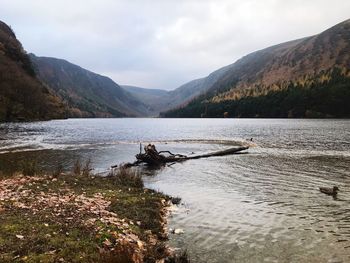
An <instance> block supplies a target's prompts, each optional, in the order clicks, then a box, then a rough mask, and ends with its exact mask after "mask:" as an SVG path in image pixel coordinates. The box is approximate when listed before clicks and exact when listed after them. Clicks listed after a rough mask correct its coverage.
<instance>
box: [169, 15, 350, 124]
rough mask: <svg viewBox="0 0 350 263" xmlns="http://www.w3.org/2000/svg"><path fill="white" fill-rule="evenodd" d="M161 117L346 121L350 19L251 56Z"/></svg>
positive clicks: (349, 92) (349, 93)
mask: <svg viewBox="0 0 350 263" xmlns="http://www.w3.org/2000/svg"><path fill="white" fill-rule="evenodd" d="M205 90H206V92H205V94H202V95H201V96H199V97H197V98H196V99H194V100H192V101H191V102H190V103H188V104H187V105H185V106H184V107H181V108H178V109H175V110H171V111H168V112H165V113H162V116H163V117H201V116H202V117H223V116H224V114H225V116H231V117H350V108H349V103H348V102H349V101H350V20H347V21H344V22H342V23H340V24H338V25H336V26H334V27H332V28H330V29H328V30H326V31H324V32H322V33H321V34H319V35H316V36H312V37H307V38H303V39H299V40H294V41H290V42H287V43H283V44H279V45H276V46H272V47H269V48H266V49H263V50H260V51H257V52H254V53H251V54H249V55H247V56H245V57H243V58H241V59H240V60H238V61H237V62H235V63H234V64H231V65H229V66H227V67H225V68H223V74H220V76H219V77H218V78H217V79H216V80H215V81H214V82H212V83H211V84H210V85H209V87H206V89H205Z"/></svg>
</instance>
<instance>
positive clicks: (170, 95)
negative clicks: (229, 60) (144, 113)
mask: <svg viewBox="0 0 350 263" xmlns="http://www.w3.org/2000/svg"><path fill="white" fill-rule="evenodd" d="M228 69H229V67H224V68H221V69H219V70H217V71H215V72H213V73H211V74H210V75H209V76H207V77H206V78H200V79H196V80H192V81H190V82H188V83H186V84H184V85H182V86H180V87H178V88H177V89H175V90H171V91H165V90H159V89H144V88H139V87H133V86H126V85H124V86H122V87H123V88H124V89H126V90H127V91H129V92H130V93H131V94H132V95H133V96H134V97H136V98H138V99H139V100H141V101H142V102H144V103H145V104H146V105H148V107H149V109H150V111H152V112H153V116H158V115H159V113H160V112H162V111H167V110H170V109H173V108H177V107H179V106H183V105H185V104H187V103H188V102H190V101H191V100H192V99H194V98H195V97H197V96H199V95H201V94H203V93H205V92H206V91H207V90H208V89H209V88H210V87H211V86H212V85H213V84H214V83H215V82H216V81H217V80H218V79H219V78H220V77H221V76H223V74H224V73H225V72H226V71H227V70H228Z"/></svg>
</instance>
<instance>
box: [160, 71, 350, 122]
mask: <svg viewBox="0 0 350 263" xmlns="http://www.w3.org/2000/svg"><path fill="white" fill-rule="evenodd" d="M266 89H267V90H269V91H268V92H265V93H261V92H260V93H259V92H258V90H259V87H255V90H250V91H251V92H250V93H248V94H245V95H240V96H238V95H237V94H233V95H235V96H236V97H237V99H222V100H215V94H210V93H208V94H206V95H202V96H201V97H199V98H197V99H195V100H193V101H192V102H190V103H189V104H188V105H187V106H185V107H183V108H179V109H174V110H171V111H168V112H165V113H162V114H161V116H162V117H171V118H200V117H208V118H220V117H237V118H239V117H242V118H256V117H261V118H349V117H350V104H349V101H350V77H349V74H344V73H342V71H341V70H340V69H337V68H335V69H333V70H331V71H329V72H327V73H324V74H322V75H321V76H317V78H315V79H311V80H308V81H307V82H306V83H305V82H303V83H301V82H295V83H293V82H289V83H287V84H285V85H283V87H280V88H278V89H276V87H273V88H272V87H271V88H270V89H268V88H265V90H266ZM234 91H235V90H233V91H232V92H234ZM237 92H239V91H237ZM237 92H236V93H237ZM233 95H232V96H233Z"/></svg>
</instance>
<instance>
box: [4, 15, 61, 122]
mask: <svg viewBox="0 0 350 263" xmlns="http://www.w3.org/2000/svg"><path fill="white" fill-rule="evenodd" d="M64 117H65V108H64V105H63V104H62V102H61V100H60V99H59V98H58V97H57V96H55V95H53V94H52V93H51V92H50V90H49V89H48V88H47V87H45V86H44V85H43V84H42V83H41V82H40V81H39V80H38V79H37V78H36V74H35V71H34V69H33V67H32V64H31V61H30V58H29V57H28V55H27V54H26V52H25V51H24V49H23V47H22V45H21V43H20V42H19V41H18V40H17V38H16V35H15V34H14V32H13V31H12V29H11V28H10V27H9V26H8V25H6V24H5V23H4V22H1V21H0V121H17V120H22V121H27V120H47V119H52V118H64Z"/></svg>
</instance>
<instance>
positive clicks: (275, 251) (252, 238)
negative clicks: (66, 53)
mask: <svg viewBox="0 0 350 263" xmlns="http://www.w3.org/2000/svg"><path fill="white" fill-rule="evenodd" d="M0 138H1V140H0V151H1V152H3V154H2V155H0V165H2V168H3V167H5V166H6V164H8V163H9V160H16V159H19V158H27V157H28V156H33V155H35V157H36V158H37V159H39V161H41V162H42V163H43V164H45V165H49V166H50V165H54V163H57V162H61V161H62V162H64V164H65V165H67V166H69V165H70V164H71V163H72V162H73V160H74V159H75V158H78V157H81V158H88V157H91V158H92V159H93V162H94V166H95V167H96V168H97V170H104V169H106V168H108V167H109V166H110V165H112V164H116V163H120V162H125V161H132V160H133V158H134V157H133V156H134V154H136V153H137V152H138V150H139V146H138V142H140V141H142V142H146V141H147V142H148V141H152V142H156V144H157V145H159V146H158V148H159V149H163V150H164V149H167V150H170V151H172V152H178V153H183V154H191V153H192V152H193V153H202V152H209V151H213V150H218V149H222V148H224V147H231V146H232V145H242V144H247V143H250V144H251V146H253V147H251V148H250V149H249V154H245V155H233V156H225V157H213V158H208V159H199V160H191V161H187V162H184V163H181V164H175V165H172V166H170V167H165V168H164V169H162V170H160V171H158V172H154V171H153V172H150V173H151V174H153V176H148V177H146V178H145V180H146V184H147V185H148V186H149V187H152V188H155V189H159V190H161V191H164V192H166V193H168V194H172V195H175V196H180V197H182V199H183V201H184V204H183V205H182V206H180V208H179V211H177V212H176V213H174V214H173V215H172V216H171V218H170V227H172V228H182V229H184V230H185V233H184V234H182V235H172V236H171V240H170V242H171V244H172V245H173V246H176V247H182V248H188V250H189V253H190V255H191V257H192V259H193V261H194V262H349V261H350V195H349V193H350V187H349V183H350V174H349V167H350V121H348V120H260V119H259V120H253V119H250V120H248V119H242V120H241V119H239V120H233V119H210V120H209V119H207V120H205V119H204V120H203V119H194V120H176V119H175V120H174V119H172V120H167V119H108V120H65V121H52V122H38V123H26V124H3V125H0ZM248 138H254V140H253V143H251V142H249V141H247V139H248ZM40 149H50V150H44V151H43V150H41V151H39V152H38V151H34V152H33V150H40ZM28 150H30V151H28ZM9 151H12V152H16V153H9ZM25 151H28V152H25ZM333 185H337V186H339V188H340V192H339V195H338V199H337V200H334V199H333V198H332V197H330V196H327V195H324V194H322V193H320V192H319V190H318V187H320V186H333Z"/></svg>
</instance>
